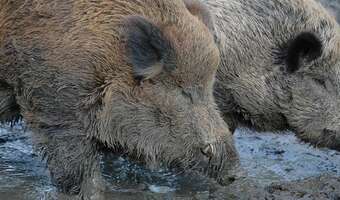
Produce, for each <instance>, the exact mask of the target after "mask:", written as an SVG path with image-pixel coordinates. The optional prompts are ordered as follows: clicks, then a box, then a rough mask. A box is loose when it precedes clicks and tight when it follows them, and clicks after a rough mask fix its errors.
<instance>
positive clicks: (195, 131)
mask: <svg viewBox="0 0 340 200" xmlns="http://www.w3.org/2000/svg"><path fill="white" fill-rule="evenodd" d="M185 119H186V120H185V121H188V120H189V122H188V123H183V124H184V125H188V124H190V125H189V127H192V128H190V129H191V130H192V131H191V132H192V133H191V134H192V136H193V137H194V138H196V139H195V140H194V141H195V142H194V143H193V144H192V147H191V148H192V150H193V152H195V153H194V156H193V159H192V161H191V163H190V164H189V165H188V168H190V169H193V170H197V171H199V172H201V173H203V174H205V175H208V176H210V177H212V178H218V177H219V175H221V172H222V171H223V170H227V169H228V168H229V167H228V166H229V164H231V163H233V162H235V161H236V160H237V153H236V150H235V147H234V142H233V138H232V134H231V133H230V131H229V130H228V128H227V126H226V124H225V122H224V121H223V120H222V119H221V117H220V115H219V113H218V112H217V110H215V109H213V108H208V109H206V108H204V106H196V107H194V108H193V109H192V112H189V113H187V114H186V117H185Z"/></svg>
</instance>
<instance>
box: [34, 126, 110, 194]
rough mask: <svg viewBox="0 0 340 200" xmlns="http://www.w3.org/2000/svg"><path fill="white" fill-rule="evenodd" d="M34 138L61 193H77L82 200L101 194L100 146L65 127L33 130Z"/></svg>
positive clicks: (79, 132)
mask: <svg viewBox="0 0 340 200" xmlns="http://www.w3.org/2000/svg"><path fill="white" fill-rule="evenodd" d="M41 132H44V133H41ZM33 139H34V142H35V143H37V144H36V145H37V146H36V147H38V148H39V149H41V150H42V153H43V157H45V158H47V159H46V160H47V164H48V169H49V171H50V174H51V176H52V182H53V184H54V185H56V186H57V188H58V189H59V190H60V191H61V192H63V193H68V194H78V193H79V196H81V197H82V198H81V199H88V198H85V197H86V196H94V195H98V193H100V192H102V190H103V188H104V187H103V185H104V182H103V180H102V176H101V175H100V174H101V173H100V166H99V145H98V144H97V143H96V142H95V141H92V140H91V139H88V138H86V136H85V135H81V131H80V130H79V129H65V128H64V127H53V128H48V129H45V130H41V129H39V130H37V131H33Z"/></svg>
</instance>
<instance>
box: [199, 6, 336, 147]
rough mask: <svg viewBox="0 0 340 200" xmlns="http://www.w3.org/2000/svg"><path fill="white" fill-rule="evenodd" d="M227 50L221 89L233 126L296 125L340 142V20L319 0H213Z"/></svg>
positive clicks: (313, 138)
mask: <svg viewBox="0 0 340 200" xmlns="http://www.w3.org/2000/svg"><path fill="white" fill-rule="evenodd" d="M205 2H206V3H207V4H208V7H210V10H211V12H212V13H214V14H215V29H216V35H215V37H216V40H217V43H218V46H219V49H220V52H221V60H222V61H221V65H220V68H219V70H218V74H217V81H216V82H217V83H216V87H215V96H216V98H217V102H218V105H219V107H220V109H221V111H222V112H223V114H224V117H225V120H226V121H227V123H228V125H229V127H230V128H231V130H232V131H233V130H234V129H235V128H236V127H237V126H240V125H241V126H242V125H243V126H248V127H253V128H256V129H258V130H260V131H279V130H287V129H289V130H293V131H295V132H296V133H297V136H298V137H300V138H302V139H303V140H306V141H309V142H311V143H313V144H315V145H316V146H318V147H329V148H333V149H337V150H340V101H339V97H340V28H339V25H338V24H337V22H336V21H335V18H334V17H332V16H331V15H329V13H328V12H327V11H326V10H325V9H324V8H323V7H322V6H321V5H320V4H319V3H317V2H315V1H313V0H271V1H267V0H242V1H239V0H206V1H205Z"/></svg>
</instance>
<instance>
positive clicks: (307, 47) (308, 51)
mask: <svg viewBox="0 0 340 200" xmlns="http://www.w3.org/2000/svg"><path fill="white" fill-rule="evenodd" d="M287 51H288V53H287V58H286V63H287V67H288V69H287V71H288V72H290V73H293V72H295V71H297V70H298V69H299V68H300V65H301V61H302V60H303V59H304V60H306V61H307V62H311V61H313V60H315V59H317V58H319V57H320V56H321V54H322V42H321V40H320V39H319V38H318V37H317V36H316V35H315V34H313V33H310V32H303V33H300V34H299V35H298V36H296V37H295V38H294V39H293V40H292V41H291V42H290V44H289V46H288V50H287Z"/></svg>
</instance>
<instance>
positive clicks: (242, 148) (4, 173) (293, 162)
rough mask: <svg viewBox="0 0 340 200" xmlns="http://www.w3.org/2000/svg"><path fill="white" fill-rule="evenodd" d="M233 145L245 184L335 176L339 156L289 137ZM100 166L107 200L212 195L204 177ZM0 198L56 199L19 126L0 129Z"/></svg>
mask: <svg viewBox="0 0 340 200" xmlns="http://www.w3.org/2000/svg"><path fill="white" fill-rule="evenodd" d="M235 142H236V147H237V149H238V151H239V153H240V159H241V165H242V167H243V168H244V169H245V170H246V171H247V172H248V175H249V178H250V179H253V180H255V181H256V182H257V183H258V184H260V185H263V186H265V185H268V184H271V183H275V182H278V181H293V180H298V179H302V178H308V177H313V176H318V175H321V174H325V173H333V174H334V173H335V174H338V175H339V176H340V153H339V152H336V151H332V150H328V149H316V148H313V147H311V146H309V145H308V144H302V143H301V142H300V141H299V140H298V139H297V138H296V137H295V136H294V135H293V134H292V133H277V134H274V133H256V132H252V131H250V130H247V129H238V130H237V131H236V133H235ZM103 160H105V162H103V163H102V166H103V167H102V168H103V175H104V177H105V179H106V180H109V181H110V183H112V186H110V187H111V191H110V199H111V198H112V199H123V198H126V199H136V198H137V199H148V198H154V199H175V198H196V199H209V195H210V194H211V193H212V192H213V191H214V190H215V189H216V188H215V186H216V185H214V184H213V183H211V182H209V180H207V179H205V178H204V177H199V176H192V175H190V174H181V175H176V174H174V173H173V172H170V171H166V170H159V171H150V170H147V169H145V168H144V167H143V166H140V165H138V164H136V163H134V162H130V161H128V160H127V159H125V158H122V157H119V156H114V155H109V157H105V159H103ZM0 197H1V200H7V199H8V200H19V199H20V200H21V199H32V200H33V199H53V198H57V197H58V198H59V199H61V198H60V195H59V194H58V193H57V191H56V189H55V188H54V187H53V186H52V184H51V181H50V177H49V174H48V171H47V169H46V166H45V163H44V162H43V161H41V159H40V158H39V156H37V155H36V154H35V153H34V151H33V149H32V141H31V140H30V133H29V132H28V131H24V128H23V126H21V125H15V126H14V127H10V126H2V127H1V128H0ZM115 197H116V198H115ZM142 197H143V198H142ZM63 198H67V197H66V196H63ZM70 198H71V197H70Z"/></svg>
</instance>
